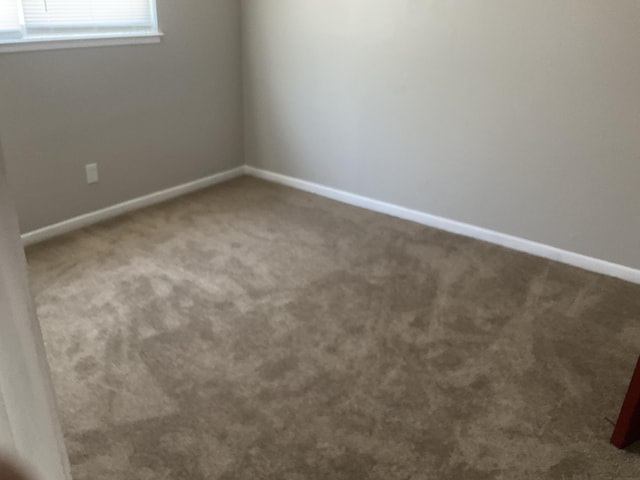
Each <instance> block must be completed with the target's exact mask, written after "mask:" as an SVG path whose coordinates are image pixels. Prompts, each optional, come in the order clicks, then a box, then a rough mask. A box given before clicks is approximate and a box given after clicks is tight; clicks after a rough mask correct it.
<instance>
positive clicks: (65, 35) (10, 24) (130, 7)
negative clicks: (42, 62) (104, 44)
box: [0, 0, 159, 48]
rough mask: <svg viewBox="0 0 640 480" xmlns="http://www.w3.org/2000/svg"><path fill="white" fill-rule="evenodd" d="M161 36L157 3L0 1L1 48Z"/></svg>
mask: <svg viewBox="0 0 640 480" xmlns="http://www.w3.org/2000/svg"><path fill="white" fill-rule="evenodd" d="M158 35H159V34H158V23H157V17H156V7H155V0H0V48H2V46H3V45H5V46H6V45H11V44H20V43H34V42H47V41H58V42H59V41H69V40H78V39H83V40H84V39H105V38H123V37H125V38H126V37H144V36H158Z"/></svg>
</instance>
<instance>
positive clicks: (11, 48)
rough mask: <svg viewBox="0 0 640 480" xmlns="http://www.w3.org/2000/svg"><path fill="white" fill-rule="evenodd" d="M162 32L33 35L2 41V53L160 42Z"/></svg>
mask: <svg viewBox="0 0 640 480" xmlns="http://www.w3.org/2000/svg"><path fill="white" fill-rule="evenodd" d="M161 38H162V33H160V32H153V33H136V34H126V35H113V34H111V35H108V36H107V35H74V36H68V37H32V38H21V39H19V40H8V41H0V53H13V52H33V51H37V50H64V49H67V48H86V47H110V46H116V45H144V44H149V43H160V39H161Z"/></svg>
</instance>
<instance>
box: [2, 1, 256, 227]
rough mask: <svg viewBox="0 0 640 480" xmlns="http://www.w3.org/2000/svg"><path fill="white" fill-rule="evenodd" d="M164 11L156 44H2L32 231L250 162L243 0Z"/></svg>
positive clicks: (19, 180)
mask: <svg viewBox="0 0 640 480" xmlns="http://www.w3.org/2000/svg"><path fill="white" fill-rule="evenodd" d="M158 16H159V19H160V27H161V30H162V31H163V32H164V33H165V37H164V39H163V41H162V42H161V43H160V44H158V45H135V46H121V47H103V48H82V49H75V50H60V51H41V52H24V53H14V54H0V134H1V135H2V140H3V144H4V147H5V155H6V161H7V168H8V171H9V178H10V181H11V186H12V190H13V191H14V194H15V197H16V201H17V205H18V211H19V216H20V223H21V230H22V231H23V232H26V231H31V230H33V229H36V228H39V227H43V226H46V225H50V224H52V223H56V222H59V221H61V220H66V219H68V218H71V217H74V216H77V215H80V214H83V213H87V212H90V211H94V210H97V209H100V208H104V207H106V206H110V205H113V204H116V203H119V202H122V201H125V200H129V199H131V198H135V197H138V196H141V195H145V194H148V193H151V192H154V191H157V190H160V189H164V188H168V187H171V186H175V185H178V184H180V183H184V182H188V181H191V180H195V179H199V178H202V177H205V176H207V175H211V174H214V173H217V172H220V171H223V170H226V169H229V168H232V167H234V166H238V165H241V164H242V163H243V152H242V109H241V97H242V93H241V89H242V83H241V75H240V71H241V68H240V6H239V3H238V2H237V1H236V0H206V1H204V0H180V1H176V0H158ZM96 162H97V163H98V164H99V168H100V184H98V185H91V186H90V185H87V184H86V180H85V171H84V165H85V164H87V163H96Z"/></svg>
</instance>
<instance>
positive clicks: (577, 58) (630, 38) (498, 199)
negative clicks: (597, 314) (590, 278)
mask: <svg viewBox="0 0 640 480" xmlns="http://www.w3.org/2000/svg"><path fill="white" fill-rule="evenodd" d="M243 8H244V17H243V22H244V28H243V31H244V58H245V61H244V68H245V80H244V81H245V86H246V90H245V123H246V144H245V149H246V155H247V163H248V164H250V165H253V166H256V167H261V168H265V169H268V170H272V171H275V172H279V173H283V174H287V175H291V176H295V177H299V178H303V179H306V180H310V181H314V182H318V183H321V184H325V185H329V186H332V187H336V188H340V189H344V190H347V191H350V192H353V193H357V194H361V195H366V196H370V197H373V198H375V199H378V200H383V201H388V202H392V203H396V204H399V205H402V206H405V207H409V208H414V209H417V210H422V211H425V212H428V213H431V214H436V215H441V216H444V217H448V218H451V219H454V220H458V221H463V222H467V223H470V224H474V225H478V226H482V227H485V228H489V229H492V230H497V231H500V232H503V233H508V234H511V235H516V236H519V237H524V238H527V239H530V240H534V241H538V242H542V243H546V244H550V245H553V246H556V247H559V248H562V249H566V250H570V251H574V252H579V253H583V254H586V255H589V256H593V257H597V258H601V259H605V260H609V261H612V262H616V263H620V264H624V265H627V266H631V267H636V268H640V188H639V184H640V183H639V182H640V55H639V54H638V47H639V46H640V3H639V2H638V1H637V0H616V1H610V0H562V1H558V0H522V1H513V0H464V1H455V2H452V1H445V0H304V1H300V0H245V1H244V3H243Z"/></svg>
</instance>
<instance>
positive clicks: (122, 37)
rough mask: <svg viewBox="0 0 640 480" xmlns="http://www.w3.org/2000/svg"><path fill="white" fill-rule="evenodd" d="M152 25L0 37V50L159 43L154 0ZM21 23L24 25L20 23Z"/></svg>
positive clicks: (159, 34)
mask: <svg viewBox="0 0 640 480" xmlns="http://www.w3.org/2000/svg"><path fill="white" fill-rule="evenodd" d="M150 4H151V29H150V30H148V31H147V30H139V31H136V30H129V31H126V30H123V31H119V32H118V31H106V32H73V33H64V34H55V35H30V36H27V35H25V34H24V32H23V35H22V36H20V37H11V36H7V37H0V54H1V53H15V52H28V51H38V50H61V49H68V48H86V47H106V46H117V45H144V44H153V43H159V42H160V41H161V39H162V37H163V33H162V32H161V31H160V28H159V25H158V9H157V1H156V0H150ZM23 27H24V25H23Z"/></svg>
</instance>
